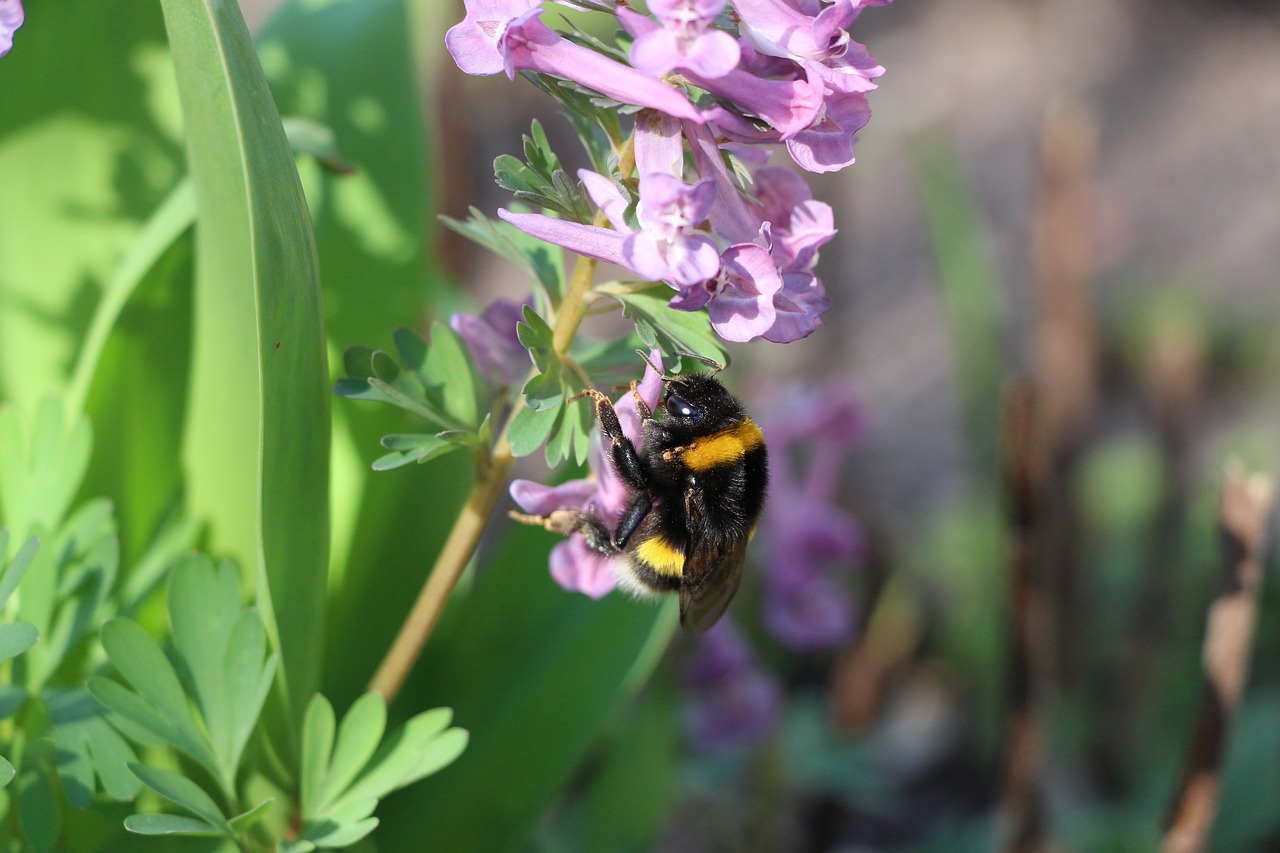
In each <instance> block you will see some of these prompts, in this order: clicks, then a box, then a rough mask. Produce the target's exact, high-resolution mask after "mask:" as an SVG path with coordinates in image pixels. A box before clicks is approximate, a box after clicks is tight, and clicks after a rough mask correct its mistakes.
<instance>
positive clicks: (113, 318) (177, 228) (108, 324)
mask: <svg viewBox="0 0 1280 853" xmlns="http://www.w3.org/2000/svg"><path fill="white" fill-rule="evenodd" d="M195 219H196V194H195V188H194V187H193V186H192V185H191V181H190V180H183V181H181V182H179V183H178V184H177V185H176V186H175V187H174V188H173V189H172V190H171V191H170V193H169V195H168V196H167V197H166V198H165V200H164V201H163V202H162V203H161V204H160V206H159V207H157V208H156V210H155V212H154V213H152V214H151V216H150V218H148V219H147V223H146V225H144V226H143V229H142V232H141V233H140V234H138V237H137V239H136V240H134V242H133V244H132V245H130V246H129V250H128V252H126V253H125V256H124V257H123V258H121V260H120V263H119V264H118V265H117V266H116V268H115V270H114V271H113V272H112V274H111V278H110V279H109V280H108V281H107V286H106V290H105V291H104V292H103V294H102V300H101V302H99V304H98V306H97V308H96V309H95V310H94V312H93V320H92V323H91V325H90V326H89V331H88V334H87V335H85V339H84V343H83V344H82V345H81V347H80V353H79V355H78V356H77V358H76V367H75V372H74V373H73V374H72V377H71V385H70V387H69V388H68V390H67V411H69V412H81V411H83V410H84V407H85V402H86V400H87V398H88V396H89V386H90V384H91V383H92V382H93V378H94V375H95V372H96V371H97V368H98V363H99V361H100V360H101V358H102V353H103V350H104V349H105V348H106V345H107V339H108V338H109V337H110V335H111V332H112V330H113V329H114V328H115V325H116V322H117V321H118V320H119V319H120V315H121V313H122V312H123V311H124V307H125V304H126V303H127V302H128V301H129V298H130V297H131V296H133V293H134V291H135V290H137V289H138V287H139V285H141V284H142V282H143V281H144V280H145V279H146V277H147V274H148V273H150V272H151V271H152V270H153V269H155V267H156V266H157V265H158V264H159V263H160V261H161V259H162V258H163V257H164V256H165V254H166V253H168V252H169V250H170V249H172V248H173V246H174V244H175V243H177V242H178V240H179V239H181V237H182V235H183V234H185V233H186V232H187V231H189V230H190V229H191V226H192V225H193V224H194V223H195Z"/></svg>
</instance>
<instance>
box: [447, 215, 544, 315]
mask: <svg viewBox="0 0 1280 853" xmlns="http://www.w3.org/2000/svg"><path fill="white" fill-rule="evenodd" d="M440 221H441V222H442V223H444V225H445V226H446V227H448V228H449V229H451V230H453V231H456V232H457V233H459V234H461V235H462V236H463V237H466V238H467V239H468V240H471V241H472V242H474V243H476V244H477V245H480V246H483V247H484V248H486V249H488V250H489V251H491V252H493V253H494V254H496V255H498V256H499V257H502V258H505V259H507V260H508V261H510V262H511V263H512V264H514V265H515V266H516V268H517V269H519V270H520V271H522V272H523V273H524V274H525V275H527V276H528V277H529V279H530V280H531V281H533V282H536V283H537V284H539V285H541V287H542V289H543V291H544V293H545V294H546V295H547V297H548V298H549V300H550V301H551V302H559V300H560V297H561V296H562V294H563V293H564V258H563V255H562V254H561V252H560V250H559V249H556V248H555V247H554V246H549V245H548V244H546V243H544V242H542V241H541V240H539V239H537V238H536V237H530V236H529V235H528V234H525V233H524V232H523V231H521V230H520V229H518V228H516V227H515V226H513V225H510V224H508V223H506V222H502V221H501V220H494V219H489V218H488V217H487V216H485V215H484V214H483V213H481V212H480V211H479V210H478V209H477V208H474V207H472V208H470V217H469V218H468V219H466V220H465V221H463V220H458V219H452V218H450V217H448V216H441V217H440Z"/></svg>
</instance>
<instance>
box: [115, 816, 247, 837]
mask: <svg viewBox="0 0 1280 853" xmlns="http://www.w3.org/2000/svg"><path fill="white" fill-rule="evenodd" d="M124 828H125V829H127V830H129V831H130V832H136V833H138V834H139V835H197V836H210V835H215V836H216V835H224V834H225V833H224V832H223V831H222V830H221V829H220V828H218V827H216V826H214V825H213V824H211V823H208V822H206V821H203V820H200V819H199V818H194V817H187V816H185V815H176V814H131V815H129V816H128V817H126V818H125V819H124Z"/></svg>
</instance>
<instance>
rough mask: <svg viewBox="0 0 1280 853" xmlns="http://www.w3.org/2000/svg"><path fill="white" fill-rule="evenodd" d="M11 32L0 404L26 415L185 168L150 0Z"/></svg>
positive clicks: (123, 0)
mask: <svg viewBox="0 0 1280 853" xmlns="http://www.w3.org/2000/svg"><path fill="white" fill-rule="evenodd" d="M28 11H30V9H29V10H28ZM104 32H111V33H113V37H112V38H111V39H106V40H104V39H103V38H102V34H103V33H104ZM19 38H21V40H22V41H21V49H19V50H16V51H14V52H13V53H12V54H10V55H9V56H6V57H5V62H4V70H3V72H0V73H2V74H3V76H4V83H3V86H4V108H3V110H2V111H0V174H2V175H4V190H3V192H2V193H0V234H4V235H5V239H4V250H3V251H2V252H0V282H3V283H4V284H3V290H4V299H3V300H0V399H5V400H10V401H13V402H14V403H16V404H17V405H18V406H20V407H21V408H22V409H23V410H25V411H32V410H34V408H35V405H36V402H37V401H38V400H39V398H40V397H41V396H42V395H43V394H45V393H47V392H48V390H49V389H51V388H65V386H66V382H67V375H68V372H69V368H70V367H71V365H72V364H73V363H74V362H75V359H76V353H77V351H78V350H81V349H82V347H83V342H84V341H85V339H86V335H87V334H88V329H89V326H90V311H89V310H86V309H88V308H91V307H92V305H93V304H94V302H96V301H97V300H98V299H99V296H100V294H101V293H102V292H103V288H104V285H105V283H106V282H108V281H109V279H110V278H111V276H112V273H113V268H115V267H116V266H117V263H118V261H119V259H120V257H121V255H122V254H123V253H125V252H127V251H128V249H129V247H130V246H131V245H132V244H134V243H135V241H136V240H137V237H138V234H139V232H140V231H141V230H143V229H144V228H145V227H146V226H145V225H144V221H145V219H146V214H147V212H150V211H153V210H155V209H156V208H157V207H158V206H159V205H160V204H161V202H162V200H163V199H164V198H165V196H166V194H168V192H169V191H170V190H171V189H172V188H173V186H174V185H175V184H176V183H177V182H178V181H179V180H180V179H181V176H182V171H183V167H182V162H181V161H182V157H181V143H180V135H181V128H180V126H179V123H178V122H177V120H176V114H177V109H176V104H175V103H174V100H175V99H174V98H173V97H172V95H173V72H172V68H171V67H170V65H169V63H168V60H167V54H166V46H165V37H164V23H163V21H162V19H161V16H160V10H159V8H158V4H156V3H155V2H153V0H118V2H112V3H110V4H103V5H96V4H95V5H91V6H90V5H86V6H84V7H79V8H78V7H76V6H74V5H70V4H50V5H49V6H48V7H47V8H46V9H45V10H44V11H42V12H40V13H39V14H29V15H28V16H27V21H26V24H25V25H24V27H23V29H22V33H21V35H20V36H19ZM108 42H110V43H108ZM122 57H129V60H128V61H120V60H121V58H122ZM131 378H132V379H135V380H136V377H131ZM144 387H145V386H144ZM153 404H154V401H153ZM136 411H137V410H136V409H135V412H136ZM95 423H96V421H95ZM9 521H10V523H12V522H13V521H15V519H14V518H12V517H10V518H9ZM17 532H18V534H19V535H25V532H26V531H25V529H21V530H18V531H17Z"/></svg>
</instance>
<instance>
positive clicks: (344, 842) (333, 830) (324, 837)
mask: <svg viewBox="0 0 1280 853" xmlns="http://www.w3.org/2000/svg"><path fill="white" fill-rule="evenodd" d="M377 828H378V819H377V818H376V817H370V818H365V819H364V820H362V821H360V822H359V823H354V824H345V825H344V824H332V823H322V824H318V825H308V826H306V827H304V828H303V831H302V840H304V841H310V842H311V843H312V844H314V845H315V846H317V847H350V846H351V845H352V844H355V843H356V842H357V841H359V840H360V839H361V838H364V837H365V836H366V835H368V834H369V833H371V832H373V831H374V830H375V829H377Z"/></svg>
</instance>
